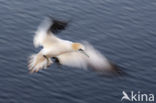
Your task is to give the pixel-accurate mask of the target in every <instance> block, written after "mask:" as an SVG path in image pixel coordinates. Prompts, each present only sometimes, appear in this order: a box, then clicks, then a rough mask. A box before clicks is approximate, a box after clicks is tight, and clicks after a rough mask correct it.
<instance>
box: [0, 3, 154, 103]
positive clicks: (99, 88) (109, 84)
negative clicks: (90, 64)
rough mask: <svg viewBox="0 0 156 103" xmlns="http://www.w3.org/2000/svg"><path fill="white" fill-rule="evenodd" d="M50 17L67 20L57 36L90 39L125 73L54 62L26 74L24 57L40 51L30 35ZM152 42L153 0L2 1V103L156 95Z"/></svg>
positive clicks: (104, 101) (116, 102)
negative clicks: (112, 74) (113, 74)
mask: <svg viewBox="0 0 156 103" xmlns="http://www.w3.org/2000/svg"><path fill="white" fill-rule="evenodd" d="M48 15H51V16H53V17H54V18H57V19H65V20H70V21H71V22H70V24H69V27H68V28H67V29H66V30H65V31H63V32H61V33H60V35H58V36H59V37H60V38H63V39H68V40H72V41H81V40H87V41H89V42H90V43H91V44H93V45H94V46H95V48H96V49H98V50H99V51H101V52H102V53H103V54H104V55H105V56H106V57H107V58H108V59H109V60H111V61H113V62H114V63H116V64H117V65H119V66H121V67H123V70H124V71H125V72H126V73H127V75H124V76H121V77H120V76H118V77H101V76H98V75H97V74H96V73H95V72H93V71H86V70H82V69H76V68H71V67H65V66H58V65H57V64H53V65H52V66H51V67H49V68H48V69H47V70H43V71H40V72H38V73H35V74H29V73H28V68H27V58H28V56H29V55H31V54H32V53H35V52H38V51H39V49H35V48H34V47H33V36H34V32H35V30H36V29H37V27H38V25H39V24H40V22H41V21H42V20H43V19H44V18H45V17H46V16H48ZM155 41H156V1H155V0H68V1H67V0H31V1H28V0H0V103H121V97H122V91H123V90H124V91H126V92H127V93H130V91H135V92H137V91H141V92H142V93H153V94H155V95H156V89H155V88H156V86H155V84H156V74H155V73H156V63H155V60H156V45H155ZM125 102H127V101H125ZM142 103H144V102H142Z"/></svg>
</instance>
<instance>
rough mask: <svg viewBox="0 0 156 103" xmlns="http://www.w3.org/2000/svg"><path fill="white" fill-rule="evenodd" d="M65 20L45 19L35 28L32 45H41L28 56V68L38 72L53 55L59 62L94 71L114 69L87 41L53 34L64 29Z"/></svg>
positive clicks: (50, 62)
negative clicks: (70, 39) (37, 51)
mask: <svg viewBox="0 0 156 103" xmlns="http://www.w3.org/2000/svg"><path fill="white" fill-rule="evenodd" d="M66 26H67V23H66V22H63V21H58V20H51V19H45V20H44V21H43V23H41V25H40V26H39V28H38V29H37V32H36V34H35V36H34V46H35V47H38V46H43V49H41V51H40V52H39V53H37V54H33V55H32V56H30V60H29V66H28V67H29V70H30V71H31V72H38V71H39V70H40V69H43V68H44V69H46V68H47V67H48V66H50V65H51V64H52V63H53V61H52V60H51V58H52V57H53V58H54V59H55V61H56V62H59V64H62V65H66V66H72V67H77V68H84V69H87V68H88V67H92V68H93V69H94V70H96V71H105V70H108V71H114V70H115V71H116V70H117V69H116V67H115V66H114V65H112V64H111V63H110V62H109V61H108V60H107V59H106V58H105V57H104V56H103V55H102V54H101V53H100V52H99V51H97V50H96V49H95V48H94V47H93V46H92V45H90V44H89V43H87V42H85V43H75V42H72V41H68V40H63V39H60V38H58V37H56V36H55V35H54V33H58V32H59V31H60V30H63V29H65V27H66Z"/></svg>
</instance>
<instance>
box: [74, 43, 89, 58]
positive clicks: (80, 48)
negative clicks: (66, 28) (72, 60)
mask: <svg viewBox="0 0 156 103" xmlns="http://www.w3.org/2000/svg"><path fill="white" fill-rule="evenodd" d="M72 50H74V51H80V52H81V53H82V54H84V55H86V56H87V57H89V56H88V54H87V53H86V52H85V47H84V46H83V45H82V44H80V43H73V44H72Z"/></svg>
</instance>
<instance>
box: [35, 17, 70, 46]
mask: <svg viewBox="0 0 156 103" xmlns="http://www.w3.org/2000/svg"><path fill="white" fill-rule="evenodd" d="M66 26H67V23H65V22H63V21H58V20H51V19H50V18H46V19H45V20H44V21H43V22H42V23H41V24H40V26H39V27H38V29H37V31H36V34H35V36H34V46H35V47H38V46H43V47H44V48H47V47H49V46H51V45H53V44H54V43H56V42H58V41H59V40H60V39H59V38H57V37H56V36H55V35H54V34H53V33H58V32H59V31H61V30H63V29H65V27H66Z"/></svg>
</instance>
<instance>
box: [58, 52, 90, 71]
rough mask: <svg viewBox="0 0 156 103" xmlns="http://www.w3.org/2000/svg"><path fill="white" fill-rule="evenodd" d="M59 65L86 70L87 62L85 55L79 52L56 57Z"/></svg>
mask: <svg viewBox="0 0 156 103" xmlns="http://www.w3.org/2000/svg"><path fill="white" fill-rule="evenodd" d="M57 58H58V60H59V63H60V64H62V65H66V66H71V67H77V68H84V69H87V66H88V62H87V58H86V56H85V55H83V54H81V53H80V52H70V53H64V54H62V55H59V56H57Z"/></svg>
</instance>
